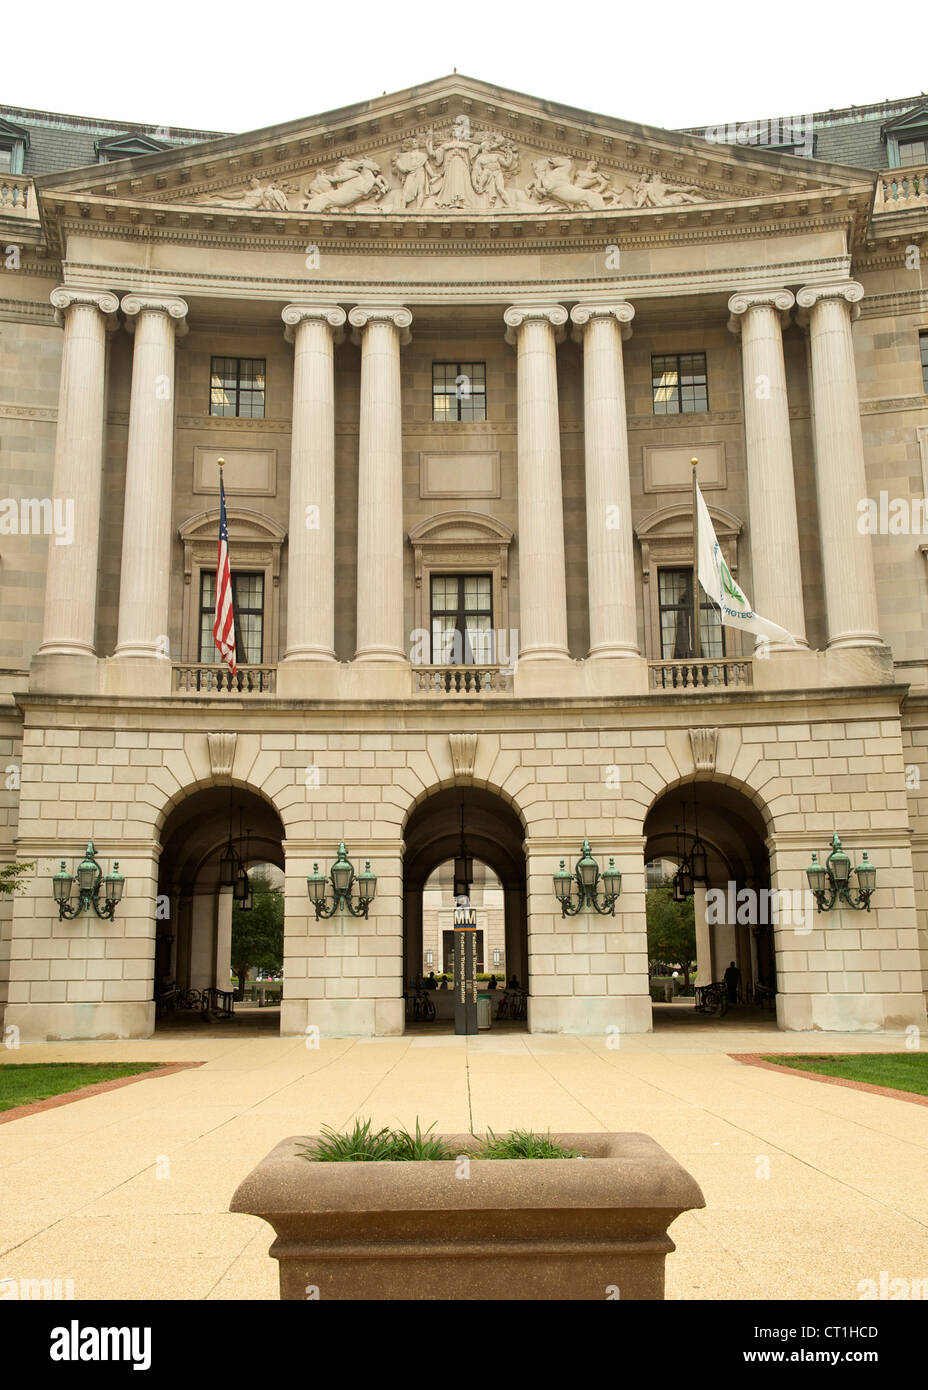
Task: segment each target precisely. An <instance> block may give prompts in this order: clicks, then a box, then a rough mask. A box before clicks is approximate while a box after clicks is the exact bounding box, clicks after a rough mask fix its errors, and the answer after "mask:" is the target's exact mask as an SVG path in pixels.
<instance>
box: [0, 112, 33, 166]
mask: <svg viewBox="0 0 928 1390" xmlns="http://www.w3.org/2000/svg"><path fill="white" fill-rule="evenodd" d="M28 148H29V132H28V131H27V130H22V129H21V128H20V127H19V126H16V125H13V124H12V123H11V122H10V121H3V120H0V174H21V173H22V172H23V162H24V160H25V156H26V151H27V150H28Z"/></svg>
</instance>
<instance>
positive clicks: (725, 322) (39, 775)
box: [0, 75, 928, 1039]
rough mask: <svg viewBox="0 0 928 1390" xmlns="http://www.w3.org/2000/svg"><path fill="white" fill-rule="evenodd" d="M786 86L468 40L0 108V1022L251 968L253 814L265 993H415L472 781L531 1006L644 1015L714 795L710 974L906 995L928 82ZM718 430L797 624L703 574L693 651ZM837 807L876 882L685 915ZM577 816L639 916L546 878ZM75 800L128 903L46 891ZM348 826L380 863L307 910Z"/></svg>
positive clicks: (768, 566)
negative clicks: (706, 581)
mask: <svg viewBox="0 0 928 1390" xmlns="http://www.w3.org/2000/svg"><path fill="white" fill-rule="evenodd" d="M803 119H804V122H807V123H808V129H805V128H803V129H802V131H801V132H797V131H796V130H795V129H792V130H790V129H788V128H784V125H783V123H781V122H777V123H776V128H775V130H774V126H773V125H772V124H770V123H767V122H763V123H760V126H754V127H750V128H741V127H739V128H734V127H731V128H729V129H728V131H727V132H726V131H720V130H713V131H711V132H708V133H706V132H698V131H690V132H673V131H667V130H661V129H655V128H651V127H646V126H641V125H637V124H634V123H631V122H629V121H626V120H621V119H617V118H614V117H612V116H603V115H595V114H591V113H589V112H584V111H579V110H575V109H572V108H567V107H562V106H559V105H557V104H556V103H553V102H550V101H541V100H537V99H535V98H532V97H527V96H524V95H520V94H518V93H514V92H509V91H506V90H504V89H501V88H497V87H493V86H489V85H487V84H485V83H482V82H478V81H475V80H472V79H469V78H465V77H461V76H457V75H455V76H452V77H447V78H442V79H440V80H438V81H434V82H430V83H426V84H424V85H423V86H421V87H417V88H415V89H412V90H410V91H406V92H401V93H398V94H396V95H392V96H386V95H385V96H383V97H378V98H376V99H374V100H371V101H369V102H365V103H361V104H358V105H355V106H351V107H347V108H344V109H342V110H337V111H334V112H330V113H328V114H326V115H324V116H319V117H311V118H307V119H306V120H303V121H298V122H294V123H291V124H288V125H283V126H276V127H273V128H270V129H266V130H260V131H257V132H255V133H253V134H249V135H244V136H240V135H233V136H216V135H215V134H213V133H209V132H206V133H198V132H190V131H186V132H171V131H151V130H141V129H135V130H132V131H124V132H123V133H122V134H120V131H119V129H118V128H117V129H114V128H113V123H107V122H98V123H94V122H90V121H82V120H77V119H76V118H66V117H53V116H49V115H48V113H35V112H25V111H22V112H15V111H11V110H10V109H8V108H4V109H2V110H0V252H2V253H3V254H2V256H0V265H2V266H3V269H2V272H0V448H2V455H0V458H2V476H3V487H2V489H0V491H2V493H3V499H2V509H3V510H2V516H0V602H2V631H0V641H2V644H3V652H2V662H0V664H2V668H3V669H2V671H0V683H2V684H0V689H2V691H3V692H4V693H3V705H2V712H0V739H3V740H4V742H3V760H2V762H3V768H4V776H3V779H2V783H3V790H2V791H0V798H2V815H3V823H2V836H3V838H2V840H0V854H2V856H3V858H4V859H5V860H11V859H19V860H22V861H25V862H27V863H32V864H34V865H35V868H34V871H33V872H32V873H31V875H30V876H29V878H28V880H27V883H26V887H25V891H24V892H22V893H20V894H19V895H17V896H15V897H14V898H12V899H5V900H4V899H0V904H2V906H0V911H2V912H4V913H5V914H6V915H5V917H4V919H3V923H2V956H0V979H2V994H0V998H2V999H3V1001H4V1002H5V1015H4V1023H5V1025H6V1026H8V1027H9V1026H15V1027H16V1028H18V1029H19V1030H20V1034H21V1036H22V1037H23V1038H24V1039H46V1038H47V1039H57V1038H91V1037H114V1036H115V1037H145V1036H148V1035H149V1034H150V1033H151V1032H152V1030H153V1028H154V1026H155V1006H154V1002H153V999H154V992H155V984H156V980H159V979H163V978H168V977H171V978H174V979H176V980H177V981H178V982H180V983H182V984H184V985H187V986H202V985H208V984H213V983H224V981H225V980H227V979H228V949H229V922H230V913H231V894H230V890H229V889H228V888H222V887H221V886H220V859H221V856H222V854H223V852H224V850H225V848H226V846H227V844H228V843H229V841H230V838H231V839H232V842H233V844H234V846H235V848H236V852H237V853H238V854H239V856H240V857H241V858H242V859H243V860H244V862H246V863H258V862H270V863H274V864H277V865H278V866H279V867H280V868H281V869H282V870H283V871H284V872H285V875H286V935H285V965H284V976H285V988H284V1000H283V1006H282V1014H281V1027H282V1030H283V1031H284V1032H285V1033H288V1034H293V1033H301V1032H303V1031H304V1030H305V1029H306V1028H308V1027H309V1028H312V1027H315V1028H318V1029H319V1030H320V1031H321V1033H322V1034H323V1035H331V1034H368V1035H385V1034H386V1035H389V1034H397V1033H400V1032H402V1031H403V1028H404V1007H403V998H402V993H403V982H404V979H408V978H409V976H410V975H411V974H413V973H415V970H416V969H417V968H421V962H422V951H423V946H422V923H423V916H422V899H423V890H424V887H425V884H426V882H427V881H428V879H429V877H430V876H431V875H432V874H433V872H434V871H435V870H436V868H438V867H439V866H440V865H442V864H444V863H446V862H447V861H448V860H449V859H451V858H453V856H454V855H455V854H456V853H457V851H458V846H459V842H460V835H461V829H460V827H461V821H462V816H463V821H464V825H465V828H466V837H467V846H468V850H469V852H470V853H471V854H472V855H473V856H474V857H475V858H476V859H477V860H478V861H480V862H482V863H484V864H485V865H487V866H488V868H489V869H490V870H492V873H493V874H495V875H496V877H497V878H498V879H499V882H500V884H501V886H502V901H503V906H504V918H505V951H504V956H505V961H506V966H507V969H508V970H509V971H511V972H514V973H516V974H518V975H519V976H520V977H521V978H522V979H523V980H524V981H525V982H526V983H527V986H528V989H529V991H530V1000H529V1016H528V1025H527V1026H528V1027H529V1028H530V1029H531V1030H533V1031H538V1032H576V1033H588V1034H597V1033H601V1034H605V1033H607V1032H610V1031H611V1032H616V1031H617V1032H620V1033H621V1032H624V1031H644V1030H647V1029H649V1028H650V1027H651V1018H652V1010H651V1002H650V997H649V989H648V966H647V942H646V935H645V911H644V904H645V864H646V863H647V862H651V861H653V860H656V859H664V860H665V861H673V860H674V859H675V858H678V857H679V856H680V854H681V853H682V852H684V851H685V850H687V848H688V846H689V845H691V842H692V836H693V833H694V831H695V829H696V828H697V825H698V831H699V835H700V838H701V840H702V841H703V842H704V844H705V848H706V852H707V874H706V882H705V883H704V884H700V885H698V886H697V907H698V913H697V917H698V924H699V939H700V963H699V968H700V976H701V978H702V979H703V980H706V979H708V978H718V976H719V975H720V974H721V972H722V970H723V969H724V967H725V965H726V964H727V962H728V960H730V959H732V958H734V959H736V960H737V961H738V964H739V966H740V968H741V971H742V976H743V978H744V981H745V983H746V984H747V985H748V986H750V985H752V984H753V983H755V982H763V983H766V984H767V985H768V986H770V987H772V988H775V989H776V1004H777V1020H778V1022H779V1025H780V1026H781V1027H782V1028H787V1029H808V1028H820V1029H859V1030H880V1029H886V1030H900V1029H904V1028H906V1027H908V1026H910V1025H916V1026H920V1027H922V1026H924V1025H925V988H926V985H928V932H926V911H928V883H926V870H928V798H923V796H922V794H921V790H920V785H921V777H922V776H923V775H926V774H928V768H926V767H924V766H923V760H924V754H925V751H926V747H928V644H926V631H925V620H924V614H925V605H926V574H925V565H926V558H925V557H926V550H928V541H926V539H925V538H924V536H923V534H922V525H923V521H922V517H923V512H922V508H921V507H920V506H915V505H913V503H918V502H920V500H921V499H924V497H925V496H926V492H928V483H926V474H928V395H926V390H928V289H926V287H925V286H926V280H925V273H926V272H925V269H924V268H923V264H922V258H923V257H925V256H928V195H926V190H925V182H924V181H925V177H926V168H928V164H926V147H925V141H926V137H928V108H926V107H925V105H924V102H923V99H913V100H911V101H902V102H897V103H887V104H886V105H884V106H883V107H879V108H860V109H858V110H857V111H854V112H853V113H852V112H845V113H841V112H838V113H835V112H831V113H828V114H827V115H826V116H822V117H807V118H803ZM198 134H201V135H202V138H198ZM56 152H57V153H56ZM30 161H31V162H30ZM74 166H78V167H74ZM693 456H696V457H697V458H698V459H699V465H698V477H699V482H700V486H701V488H702V491H703V494H704V496H705V498H706V502H707V504H708V507H709V511H710V514H711V517H712V520H713V524H714V527H715V530H716V533H717V535H718V538H719V541H720V544H721V547H722V550H723V553H724V555H725V558H726V560H727V563H728V564H729V566H730V568H731V571H732V573H733V574H735V575H736V576H737V579H738V582H739V584H740V585H741V586H742V587H743V588H744V589H745V590H746V591H747V593H748V594H749V595H750V596H751V599H752V600H753V602H754V604H755V606H756V608H757V610H758V611H759V612H760V613H762V614H763V615H765V616H766V617H768V618H770V619H772V620H773V621H775V622H777V623H779V624H780V625H781V626H783V627H785V628H786V629H787V630H788V631H789V632H790V633H791V634H792V636H793V639H794V641H793V644H792V645H785V644H784V645H783V646H782V647H778V646H776V645H773V646H770V645H769V644H762V645H761V647H760V648H758V649H757V650H756V651H755V649H754V644H753V639H752V638H750V637H749V636H748V635H747V634H744V633H739V632H738V631H736V630H734V629H731V628H724V629H723V628H722V627H720V625H719V623H718V618H717V613H716V612H715V610H713V609H712V608H711V607H710V606H708V605H707V604H703V607H702V609H701V618H700V624H699V627H700V649H699V653H698V654H697V653H696V652H695V651H694V646H693V632H692V627H693V624H692V591H691V575H692V570H691V566H692V562H693V523H692V506H691V492H690V487H691V474H692V469H691V465H690V459H691V458H692V457H693ZM220 458H222V459H224V460H225V462H224V478H225V489H226V498H227V507H228V525H229V544H230V552H231V563H232V571H233V578H234V590H235V603H236V611H237V618H238V628H237V642H238V654H239V674H238V676H237V677H236V678H230V675H229V672H228V668H226V667H223V666H221V665H220V664H219V662H218V655H217V653H216V651H215V649H214V647H213V644H212V637H211V627H212V615H213V606H214V602H215V590H214V579H215V554H216V542H217V533H218V486H219V484H218V479H219V467H218V460H219V459H220ZM868 499H870V501H871V502H872V507H871V506H870V505H869V503H868ZM871 523H872V524H871ZM684 823H685V829H684ZM835 833H837V834H838V835H839V836H840V837H841V840H842V841H843V843H844V844H845V846H846V847H847V849H848V852H849V853H850V855H851V859H852V863H853V864H856V863H857V861H858V859H859V858H860V855H861V854H862V852H863V850H864V849H866V850H867V851H868V853H869V855H870V858H871V859H872V861H873V863H874V864H875V865H876V868H877V888H876V892H875V895H874V897H873V901H872V904H871V910H870V911H869V912H865V911H857V912H855V911H853V910H852V909H851V908H850V907H849V906H843V907H840V908H836V909H835V910H833V911H831V912H826V913H822V914H820V915H819V914H817V913H811V914H800V915H798V916H796V915H794V916H793V917H792V918H788V919H786V920H784V919H783V917H782V915H781V916H780V917H779V918H778V920H776V921H774V922H771V921H765V920H763V914H762V913H761V914H760V919H759V918H758V915H757V914H755V915H754V917H753V918H752V917H751V915H750V913H749V912H748V913H746V914H743V919H742V920H739V917H742V914H740V913H739V914H737V915H735V914H731V913H729V914H727V916H726V917H725V918H724V920H715V921H712V922H709V921H708V920H707V914H706V912H705V894H706V891H707V889H711V888H722V889H724V890H727V889H728V887H729V886H730V885H731V886H732V887H733V888H734V890H735V891H736V893H740V892H742V891H743V890H745V889H747V890H750V892H751V893H753V894H754V895H755V896H756V897H757V898H760V895H761V890H763V889H771V890H776V892H778V893H779V894H781V895H783V894H791V895H792V894H799V893H800V892H801V890H803V889H804V887H805V881H806V880H805V869H806V866H807V865H808V863H809V861H810V859H811V856H812V853H813V852H816V853H818V854H819V856H820V857H822V856H823V851H825V852H827V851H828V847H829V845H830V842H831V840H832V836H833V835H834V834H835ZM584 837H587V838H588V839H589V841H590V844H591V846H592V851H593V854H594V855H595V857H596V859H597V862H598V864H599V865H600V868H604V867H605V866H606V865H607V864H608V861H609V859H610V858H613V859H614V861H615V864H616V866H617V867H618V868H619V869H621V872H622V876H623V877H622V892H621V897H620V899H619V902H618V904H617V907H616V911H615V914H614V915H608V914H607V915H600V914H597V913H595V912H593V911H590V910H587V911H583V912H580V913H577V914H576V915H572V916H565V915H562V912H561V910H560V907H559V904H558V902H557V900H556V898H555V894H554V886H553V875H554V873H555V871H556V870H557V868H558V865H559V863H560V860H561V859H562V858H563V859H565V860H567V862H568V867H571V868H572V867H573V865H574V864H575V862H576V860H577V859H578V858H579V856H580V853H581V845H582V843H583V840H584ZM687 837H688V838H687ZM91 839H92V840H93V842H94V845H95V848H96V853H97V856H98V858H99V860H100V862H101V863H102V865H103V868H104V870H105V871H108V870H109V869H110V866H111V865H112V864H113V862H114V861H118V864H119V872H120V873H122V874H123V875H124V877H125V888H124V893H123V897H122V900H121V902H120V903H119V905H118V907H117V909H116V912H115V916H114V917H113V918H112V920H109V919H101V918H100V917H98V916H97V915H96V913H95V912H94V911H93V910H89V911H85V912H83V913H80V914H79V915H77V916H74V917H64V918H59V912H58V908H57V905H56V903H55V900H54V897H53V889H52V875H53V874H54V873H55V872H56V871H57V870H58V867H59V864H60V861H61V860H62V859H64V860H65V861H66V863H67V865H68V867H69V869H70V871H71V872H73V870H74V866H75V865H76V864H77V862H78V861H79V860H80V859H81V858H82V857H83V853H84V850H85V847H86V845H87V842H88V840H91ZM342 840H344V841H345V843H346V846H347V849H348V853H349V855H350V857H351V860H352V862H353V863H354V865H355V868H356V869H357V870H360V869H361V868H362V867H363V864H364V862H365V861H367V860H369V861H370V864H371V867H372V869H373V871H374V872H375V873H376V875H377V890H376V898H375V901H374V903H373V906H372V908H371V910H370V913H369V915H368V916H367V917H366V918H365V917H354V916H351V915H347V914H344V913H341V914H338V913H337V914H335V915H334V916H332V917H329V918H323V919H320V920H317V918H316V914H315V911H314V910H313V908H312V905H311V902H310V898H309V895H308V890H307V881H306V880H307V875H309V874H311V873H312V872H313V866H314V864H315V863H318V864H319V866H320V869H321V871H323V872H325V873H327V872H328V871H329V869H330V867H331V865H332V863H333V861H334V859H335V856H336V853H337V850H338V845H339V842H340V841H342ZM73 901H74V899H73V898H72V902H73ZM716 916H717V914H716Z"/></svg>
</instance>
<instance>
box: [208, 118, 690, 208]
mask: <svg viewBox="0 0 928 1390" xmlns="http://www.w3.org/2000/svg"><path fill="white" fill-rule="evenodd" d="M388 158H389V156H384V157H383V160H382V162H379V161H378V160H376V159H371V158H369V157H368V156H366V155H357V156H347V155H345V156H342V157H341V158H340V159H338V162H337V163H335V164H334V165H330V166H328V167H322V168H319V169H316V170H315V171H314V172H313V175H312V178H311V180H310V181H309V183H307V184H306V185H304V186H303V187H302V189H299V188H295V187H294V186H293V185H292V184H288V183H280V184H278V183H274V182H268V183H262V182H261V180H260V179H258V178H252V179H251V181H250V183H249V186H248V188H247V189H245V190H243V191H242V192H240V193H236V192H227V193H215V194H211V195H210V196H208V197H205V198H203V199H202V200H201V201H202V202H204V203H207V204H210V205H212V206H222V207H228V208H237V209H239V210H248V211H253V212H277V213H280V212H297V211H303V212H312V213H328V212H344V211H347V210H349V209H350V210H351V211H352V212H358V213H364V212H374V213H381V214H390V215H392V214H395V213H403V212H410V213H413V212H465V213H475V212H476V213H480V212H494V211H507V212H562V211H564V210H565V209H566V210H568V211H589V212H601V211H605V210H609V209H616V210H619V209H636V208H649V207H651V208H665V207H677V206H680V205H682V204H686V203H698V202H703V201H705V200H706V199H707V198H708V197H710V196H711V195H709V194H707V193H705V192H704V191H703V190H701V189H699V188H696V187H695V186H694V185H692V184H684V183H668V182H667V181H666V180H665V179H664V177H663V175H662V174H660V173H659V172H658V171H657V170H652V171H650V172H648V173H646V174H641V175H639V176H637V177H636V176H635V175H634V174H629V175H626V176H625V179H626V180H628V181H623V176H622V175H621V174H618V173H615V174H610V173H607V172H606V171H604V170H603V169H601V168H600V167H599V165H598V164H597V162H596V160H595V159H589V160H587V161H586V163H585V164H580V165H578V164H577V163H576V162H575V161H574V160H573V159H572V158H571V157H570V156H569V155H545V156H539V157H538V158H535V159H532V161H531V177H530V178H528V180H527V181H526V183H525V184H524V186H521V185H519V184H517V183H516V178H517V176H518V174H519V166H520V153H519V150H518V149H517V147H516V146H515V145H514V144H513V142H512V141H511V140H510V139H509V138H508V136H506V135H504V134H502V133H501V132H499V131H494V130H489V129H473V130H472V129H471V126H470V123H469V122H468V121H465V120H464V118H463V117H461V118H459V119H458V120H457V121H455V123H454V125H453V126H451V127H450V128H448V129H447V130H445V131H444V132H438V133H436V130H435V128H434V127H433V128H431V129H430V130H429V131H428V133H427V134H426V135H424V136H419V135H412V136H409V137H408V138H407V139H405V140H404V141H403V143H402V146H401V148H400V149H399V151H398V152H397V153H396V154H394V155H393V157H392V159H391V160H390V162H389V167H388V166H387V160H388Z"/></svg>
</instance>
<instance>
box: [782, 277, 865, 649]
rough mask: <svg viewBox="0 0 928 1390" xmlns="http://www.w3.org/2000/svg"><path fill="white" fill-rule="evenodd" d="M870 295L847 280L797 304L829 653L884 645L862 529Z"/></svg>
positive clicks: (802, 294)
mask: <svg viewBox="0 0 928 1390" xmlns="http://www.w3.org/2000/svg"><path fill="white" fill-rule="evenodd" d="M863 294H864V291H863V286H862V285H859V284H857V282H856V281H854V280H846V281H844V282H843V283H842V284H839V285H809V286H807V287H806V288H805V289H802V290H800V291H799V293H798V295H797V296H796V301H797V303H798V304H799V306H800V308H801V309H802V310H805V311H807V313H806V314H805V315H804V318H805V317H807V319H808V325H809V337H810V343H811V355H812V411H813V423H814V431H815V486H816V492H817V495H818V525H819V534H820V536H821V540H822V568H823V571H824V577H825V607H826V610H827V612H826V625H827V631H828V646H829V647H870V646H878V645H880V644H881V642H882V638H881V637H880V632H879V616H878V610H877V601H876V576H875V574H874V568H873V552H872V550H871V548H870V537H869V536H868V535H866V534H861V532H860V531H859V530H858V526H857V523H858V517H859V513H858V510H857V504H858V502H859V501H860V499H861V498H863V497H866V496H867V477H866V470H865V468H864V441H863V434H862V433H861V428H860V402H859V400H858V397H857V373H856V371H855V367H854V344H853V341H852V338H851V322H852V319H853V318H855V317H856V316H857V314H858V313H859V312H860V311H859V309H858V308H857V305H858V303H859V301H860V300H861V299H862V298H863Z"/></svg>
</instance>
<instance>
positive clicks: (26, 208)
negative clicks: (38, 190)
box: [0, 174, 39, 221]
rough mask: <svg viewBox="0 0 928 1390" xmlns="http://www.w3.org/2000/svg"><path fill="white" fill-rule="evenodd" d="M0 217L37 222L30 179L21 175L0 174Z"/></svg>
mask: <svg viewBox="0 0 928 1390" xmlns="http://www.w3.org/2000/svg"><path fill="white" fill-rule="evenodd" d="M0 216H3V217H26V218H31V219H32V220H33V221H38V217H39V214H38V210H37V208H36V202H35V188H34V187H33V184H32V179H29V178H26V177H25V176H24V175H23V174H0Z"/></svg>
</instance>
